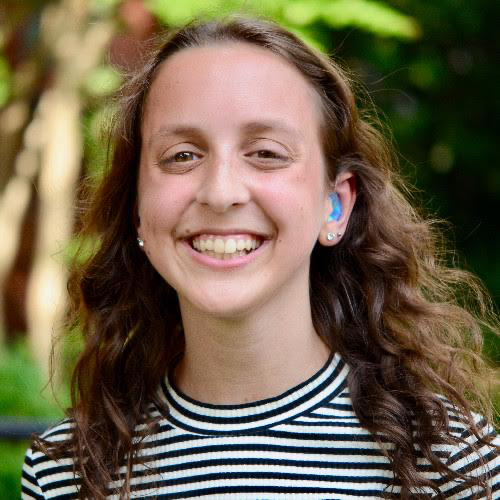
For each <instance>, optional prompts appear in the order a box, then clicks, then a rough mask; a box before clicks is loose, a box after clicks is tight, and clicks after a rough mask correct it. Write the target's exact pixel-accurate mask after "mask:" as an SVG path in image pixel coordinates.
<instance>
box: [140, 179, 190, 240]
mask: <svg viewBox="0 0 500 500" xmlns="http://www.w3.org/2000/svg"><path fill="white" fill-rule="evenodd" d="M189 199H190V193H189V192H188V191H187V189H186V186H185V183H180V182H176V179H175V178H169V179H167V178H166V177H163V178H161V177H160V176H159V177H158V178H155V179H153V178H151V177H146V176H143V177H142V178H141V179H140V183H139V189H138V212H139V217H140V221H141V228H142V229H143V230H145V231H154V230H155V229H158V228H166V227H169V226H172V225H174V224H175V221H177V220H178V218H179V216H180V213H181V212H182V210H183V207H184V206H185V205H186V204H187V203H188V200H189Z"/></svg>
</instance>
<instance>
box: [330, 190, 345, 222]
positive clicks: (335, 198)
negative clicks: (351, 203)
mask: <svg viewBox="0 0 500 500" xmlns="http://www.w3.org/2000/svg"><path fill="white" fill-rule="evenodd" d="M328 196H329V198H330V201H331V202H332V209H333V210H332V213H331V214H330V216H329V217H328V222H332V221H334V220H339V219H340V217H341V215H342V205H341V204H340V199H339V195H338V194H337V193H330V194H329V195H328Z"/></svg>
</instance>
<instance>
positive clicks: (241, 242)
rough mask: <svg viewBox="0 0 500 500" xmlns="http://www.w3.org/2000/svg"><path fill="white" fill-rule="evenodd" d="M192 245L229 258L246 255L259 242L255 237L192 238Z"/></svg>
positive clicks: (210, 254)
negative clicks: (225, 238)
mask: <svg viewBox="0 0 500 500" xmlns="http://www.w3.org/2000/svg"><path fill="white" fill-rule="evenodd" d="M192 245H193V248H194V249H195V250H198V251H199V252H202V253H204V254H205V255H209V256H210V257H215V258H218V259H224V260H225V259H230V258H232V257H236V256H244V255H247V254H248V253H249V252H251V251H252V250H255V249H257V248H259V247H260V245H261V242H260V241H258V240H257V239H239V238H238V239H234V238H228V239H227V240H224V239H222V238H213V237H212V238H206V239H201V238H199V237H198V238H194V239H193V240H192Z"/></svg>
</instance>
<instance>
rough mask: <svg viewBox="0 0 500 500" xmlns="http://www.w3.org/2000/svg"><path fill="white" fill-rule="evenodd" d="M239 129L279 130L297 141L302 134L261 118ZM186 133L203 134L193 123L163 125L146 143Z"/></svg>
mask: <svg viewBox="0 0 500 500" xmlns="http://www.w3.org/2000/svg"><path fill="white" fill-rule="evenodd" d="M241 131H242V132H244V133H247V134H258V133H265V132H280V133H284V134H287V135H289V136H291V137H293V138H294V139H295V140H297V141H299V140H300V139H301V137H302V134H301V133H300V132H299V131H298V130H297V129H295V128H293V127H291V126H289V125H287V124H286V123H285V122H283V121H280V120H261V121H251V122H246V123H244V124H243V126H242V127H241ZM186 135H191V136H192V135H199V136H201V135H203V130H202V129H200V128H199V127H196V126H194V125H164V126H162V127H160V128H159V130H158V131H157V132H155V133H154V134H153V135H152V136H151V139H150V140H149V141H148V145H149V146H151V145H152V144H153V143H154V142H155V141H157V140H158V139H161V138H164V137H179V136H186Z"/></svg>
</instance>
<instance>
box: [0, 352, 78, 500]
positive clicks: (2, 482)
mask: <svg viewBox="0 0 500 500" xmlns="http://www.w3.org/2000/svg"><path fill="white" fill-rule="evenodd" d="M0 380H1V381H2V387H1V390H0V416H2V415H4V416H9V417H37V419H40V420H41V421H48V422H50V421H57V420H58V419H60V418H62V416H63V410H62V408H63V407H66V406H68V403H69V391H68V389H67V387H64V388H62V389H61V391H60V393H59V394H58V395H57V400H58V401H59V403H57V402H56V400H55V398H54V397H53V396H52V394H51V391H50V387H46V386H44V382H43V376H42V373H41V372H40V370H39V369H38V366H37V364H36V363H35V362H34V360H33V359H32V358H31V356H30V355H29V352H28V349H27V347H26V345H24V344H22V343H19V344H15V345H13V346H10V347H9V348H0ZM28 446H29V442H28V441H22V442H15V441H0V498H1V499H6V500H7V499H11V498H19V496H20V492H21V490H20V477H21V467H22V463H23V461H24V454H25V452H26V449H27V448H28Z"/></svg>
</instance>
